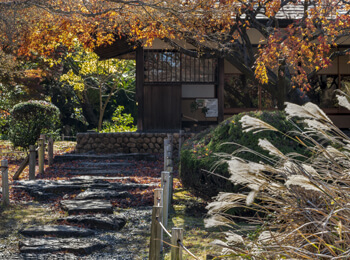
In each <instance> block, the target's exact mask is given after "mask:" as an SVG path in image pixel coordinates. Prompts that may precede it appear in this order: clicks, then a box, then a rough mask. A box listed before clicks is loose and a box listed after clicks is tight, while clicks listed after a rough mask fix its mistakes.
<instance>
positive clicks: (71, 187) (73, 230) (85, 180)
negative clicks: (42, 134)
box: [13, 154, 158, 255]
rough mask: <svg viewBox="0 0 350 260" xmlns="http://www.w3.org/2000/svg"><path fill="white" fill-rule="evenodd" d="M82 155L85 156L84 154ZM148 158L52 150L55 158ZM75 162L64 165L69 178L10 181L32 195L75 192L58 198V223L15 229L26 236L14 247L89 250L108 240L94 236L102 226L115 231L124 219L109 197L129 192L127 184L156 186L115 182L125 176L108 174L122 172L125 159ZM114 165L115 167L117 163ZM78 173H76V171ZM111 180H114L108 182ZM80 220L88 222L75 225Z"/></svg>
mask: <svg viewBox="0 0 350 260" xmlns="http://www.w3.org/2000/svg"><path fill="white" fill-rule="evenodd" d="M86 157H87V158H86ZM106 157H107V158H108V159H116V158H118V159H125V158H131V157H135V158H136V159H139V160H140V159H145V158H147V159H151V160H153V159H154V156H152V155H147V154H142V155H140V154H137V155H130V154H122V155H103V156H100V155H93V154H88V155H83V157H82V156H81V155H63V156H56V157H55V160H56V161H68V160H81V159H82V158H84V159H89V160H91V159H92V160H100V159H106ZM78 165H79V166H82V167H79V166H78V167H79V168H74V167H64V168H63V169H65V170H69V171H70V172H69V174H70V175H71V176H72V175H73V177H72V178H71V179H69V180H32V181H15V182H14V185H13V188H14V189H17V190H24V191H26V192H28V193H29V194H30V195H31V196H33V197H34V198H35V199H37V200H48V199H50V198H57V197H63V198H67V197H69V195H66V196H64V194H72V193H77V192H80V193H78V194H77V195H76V196H75V197H74V199H61V200H60V202H59V204H60V206H61V208H62V209H63V210H65V211H67V213H68V215H69V216H68V217H65V218H60V219H58V220H57V222H58V223H64V224H63V225H57V224H52V225H43V226H31V227H26V228H24V229H23V230H21V231H20V232H19V233H20V234H21V235H23V236H24V237H26V238H25V239H23V240H21V241H20V242H19V250H20V252H21V253H24V254H47V253H49V254H50V253H60V252H61V253H65V254H66V253H72V254H79V255H87V254H91V253H93V252H94V251H96V250H100V249H102V248H104V247H106V246H108V241H101V240H99V239H96V238H95V237H96V234H99V233H101V232H106V231H113V232H118V231H120V230H122V228H123V227H124V226H125V225H126V223H127V219H126V218H125V217H124V216H123V215H115V214H114V211H113V205H112V203H111V201H110V199H125V198H132V195H131V194H130V193H129V192H128V190H132V189H141V190H142V189H146V188H149V187H156V186H157V185H158V183H154V184H138V183H120V182H116V181H123V182H125V180H128V179H130V178H129V177H111V176H110V175H116V174H117V173H118V174H120V173H121V172H122V173H123V175H125V170H124V169H123V167H130V166H132V164H131V163H129V162H113V163H103V162H82V163H81V164H78ZM119 168H120V169H119ZM76 175H78V176H76ZM111 181H114V182H111ZM77 225H83V226H86V227H89V228H82V227H77Z"/></svg>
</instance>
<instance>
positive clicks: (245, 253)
mask: <svg viewBox="0 0 350 260" xmlns="http://www.w3.org/2000/svg"><path fill="white" fill-rule="evenodd" d="M341 101H342V103H344V102H345V101H344V99H341ZM286 105H287V107H286V113H287V114H288V116H289V117H290V118H295V117H297V118H298V120H303V121H304V123H305V125H306V128H305V130H304V131H302V130H300V131H298V132H292V133H286V135H288V136H289V137H290V138H291V139H293V140H294V141H296V142H298V143H299V144H300V145H302V146H303V147H305V149H308V150H309V151H311V152H312V157H310V158H304V157H302V156H299V155H298V154H295V153H294V154H283V153H281V152H280V151H279V150H278V149H277V148H276V147H275V146H274V145H273V144H272V143H273V140H271V142H270V141H268V140H266V139H264V140H260V141H259V145H260V146H261V147H262V148H264V149H266V150H267V151H269V153H270V157H268V158H267V157H264V158H262V161H264V162H260V163H253V162H249V161H246V160H242V159H240V158H239V157H237V153H234V154H231V155H229V156H227V155H226V157H225V159H224V160H226V161H228V164H229V171H230V174H231V176H230V177H229V179H230V180H231V181H232V182H233V183H237V184H241V185H243V186H244V187H247V188H249V190H250V191H248V192H245V193H220V194H219V195H218V196H217V197H216V199H215V201H214V202H212V203H210V204H209V205H208V207H207V208H208V210H209V215H210V216H211V217H210V218H209V219H207V220H206V226H207V227H211V226H219V225H226V226H230V227H232V228H231V231H229V232H226V242H222V241H214V243H215V244H218V245H221V246H223V247H224V248H225V254H226V255H230V256H240V257H242V258H250V259H285V258H287V259H291V258H292V259H293V258H294V259H349V258H350V160H349V159H350V158H349V157H350V138H349V137H348V136H346V135H345V134H344V133H343V132H341V131H340V130H339V129H338V128H337V127H336V126H334V124H333V123H332V122H331V120H330V119H329V118H328V117H327V116H326V115H325V114H324V113H323V111H322V110H321V109H319V108H318V107H317V106H316V105H314V104H311V103H308V104H305V105H303V106H299V105H295V104H290V103H287V104H286ZM349 107H350V106H349ZM241 122H242V124H243V125H244V128H245V131H254V132H258V131H278V130H277V129H275V128H273V127H270V126H269V125H267V124H266V123H263V122H259V120H258V119H252V118H251V117H249V116H245V117H243V118H242V119H241ZM242 150H243V151H245V152H247V149H241V151H242ZM251 152H254V151H251ZM266 162H268V163H266ZM235 207H247V208H250V209H253V210H254V211H255V212H256V213H255V214H254V216H252V217H245V218H246V219H247V220H248V221H250V222H253V223H255V224H258V225H260V228H259V230H258V231H257V232H256V233H255V234H254V236H249V237H248V236H247V237H245V236H241V235H238V234H235V233H234V229H235V216H233V215H231V214H230V212H232V210H231V209H232V208H235Z"/></svg>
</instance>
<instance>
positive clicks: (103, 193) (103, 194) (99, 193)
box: [75, 189, 132, 200]
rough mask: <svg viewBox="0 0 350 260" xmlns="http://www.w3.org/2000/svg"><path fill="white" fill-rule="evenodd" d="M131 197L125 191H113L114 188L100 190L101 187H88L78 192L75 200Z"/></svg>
mask: <svg viewBox="0 0 350 260" xmlns="http://www.w3.org/2000/svg"><path fill="white" fill-rule="evenodd" d="M130 197H132V196H131V194H130V193H129V192H127V191H115V190H102V189H88V190H86V191H84V192H82V193H79V194H78V195H77V196H76V197H75V199H76V200H88V199H116V198H120V199H125V198H130Z"/></svg>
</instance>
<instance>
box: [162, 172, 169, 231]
mask: <svg viewBox="0 0 350 260" xmlns="http://www.w3.org/2000/svg"><path fill="white" fill-rule="evenodd" d="M169 185H170V173H169V172H165V171H164V172H162V173H161V187H162V189H163V221H162V223H163V225H164V227H165V228H167V227H168V212H169V202H170V201H169V198H170V197H169V187H170V186H169Z"/></svg>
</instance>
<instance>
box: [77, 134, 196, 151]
mask: <svg viewBox="0 0 350 260" xmlns="http://www.w3.org/2000/svg"><path fill="white" fill-rule="evenodd" d="M190 135H191V134H185V138H186V137H189V136H190ZM166 137H167V134H166V133H135V132H133V133H78V134H77V146H76V152H77V153H88V152H95V153H163V151H164V150H163V146H164V138H166ZM173 137H174V138H173V140H174V154H177V153H178V145H179V133H174V134H173Z"/></svg>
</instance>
